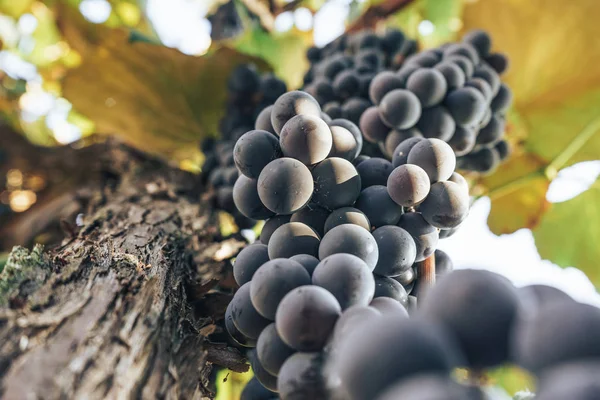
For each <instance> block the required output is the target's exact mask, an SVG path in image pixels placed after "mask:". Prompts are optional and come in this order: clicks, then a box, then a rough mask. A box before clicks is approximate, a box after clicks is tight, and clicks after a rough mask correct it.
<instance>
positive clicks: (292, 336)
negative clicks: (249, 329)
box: [275, 285, 342, 375]
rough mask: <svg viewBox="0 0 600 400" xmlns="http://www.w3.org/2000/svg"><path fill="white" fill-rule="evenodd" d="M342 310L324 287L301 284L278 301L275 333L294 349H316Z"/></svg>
mask: <svg viewBox="0 0 600 400" xmlns="http://www.w3.org/2000/svg"><path fill="white" fill-rule="evenodd" d="M341 312H342V309H341V307H340V305H339V303H338V301H337V300H336V298H335V297H334V296H333V295H332V294H331V293H329V292H328V291H327V290H325V289H323V288H322V287H319V286H314V285H310V286H301V287H299V288H296V289H294V290H292V291H291V292H289V293H288V294H287V295H286V296H285V297H284V298H283V300H281V303H279V307H278V308H277V315H276V316H275V324H276V326H277V333H279V336H280V337H281V339H282V340H283V341H284V342H285V343H286V344H287V345H288V346H290V347H292V348H293V349H295V350H298V351H319V350H321V349H322V348H323V346H325V343H326V342H327V339H328V338H329V334H330V333H331V332H332V331H333V327H334V326H335V322H336V321H337V319H338V317H339V316H340V314H341ZM282 369H283V368H282ZM282 372H283V371H280V372H279V373H280V375H281V373H282Z"/></svg>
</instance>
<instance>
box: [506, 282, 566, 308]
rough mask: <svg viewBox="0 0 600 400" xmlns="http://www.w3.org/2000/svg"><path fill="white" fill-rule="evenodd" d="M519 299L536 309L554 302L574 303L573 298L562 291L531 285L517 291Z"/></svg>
mask: <svg viewBox="0 0 600 400" xmlns="http://www.w3.org/2000/svg"><path fill="white" fill-rule="evenodd" d="M517 290H518V292H519V298H520V299H524V300H525V301H526V302H528V305H531V304H533V306H534V307H536V308H539V307H545V306H547V305H548V304H550V303H552V302H565V301H574V300H573V298H572V297H571V296H569V295H568V294H566V293H565V292H563V291H562V290H560V289H557V288H555V287H553V286H547V285H541V284H537V285H529V286H524V287H521V288H519V289H517Z"/></svg>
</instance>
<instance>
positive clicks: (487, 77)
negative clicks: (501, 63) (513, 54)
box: [473, 64, 500, 96]
mask: <svg viewBox="0 0 600 400" xmlns="http://www.w3.org/2000/svg"><path fill="white" fill-rule="evenodd" d="M473 76H474V77H475V78H481V79H483V80H484V81H486V82H487V83H489V85H490V87H491V88H492V94H493V95H494V96H495V95H496V94H497V93H498V90H499V89H500V77H499V76H498V74H497V73H496V71H494V70H493V69H492V68H491V67H489V66H487V65H483V64H482V65H479V66H478V67H477V68H475V71H474V72H473Z"/></svg>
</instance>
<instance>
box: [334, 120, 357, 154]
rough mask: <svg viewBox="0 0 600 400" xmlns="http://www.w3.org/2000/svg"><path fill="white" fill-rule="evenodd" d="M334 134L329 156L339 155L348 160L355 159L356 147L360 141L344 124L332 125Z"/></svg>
mask: <svg viewBox="0 0 600 400" xmlns="http://www.w3.org/2000/svg"><path fill="white" fill-rule="evenodd" d="M329 128H330V129H331V136H332V139H333V141H332V146H331V151H330V152H329V154H328V155H327V158H331V157H339V158H343V159H345V160H348V161H353V160H354V158H356V149H357V148H358V142H357V141H356V138H355V137H354V135H353V134H352V132H350V131H349V130H348V129H346V128H344V127H343V126H335V125H334V126H330V127H329Z"/></svg>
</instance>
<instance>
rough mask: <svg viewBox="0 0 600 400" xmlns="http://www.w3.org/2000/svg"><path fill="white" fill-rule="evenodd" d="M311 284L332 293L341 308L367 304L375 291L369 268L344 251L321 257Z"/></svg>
mask: <svg viewBox="0 0 600 400" xmlns="http://www.w3.org/2000/svg"><path fill="white" fill-rule="evenodd" d="M312 284H313V285H317V286H320V287H322V288H325V289H327V290H328V291H329V293H331V294H333V295H334V296H335V298H336V299H337V301H338V302H339V304H340V306H341V307H342V310H345V309H346V308H348V307H350V306H354V305H363V306H367V305H369V302H370V301H371V300H372V299H373V293H374V291H375V281H374V279H373V274H372V273H371V268H370V267H369V266H368V265H367V264H366V263H365V262H364V261H363V260H361V259H360V258H358V257H356V256H354V255H352V254H345V253H337V254H332V255H330V256H328V257H325V258H323V259H322V260H321V262H320V263H319V265H318V266H317V268H316V269H315V271H314V273H313V276H312Z"/></svg>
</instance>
